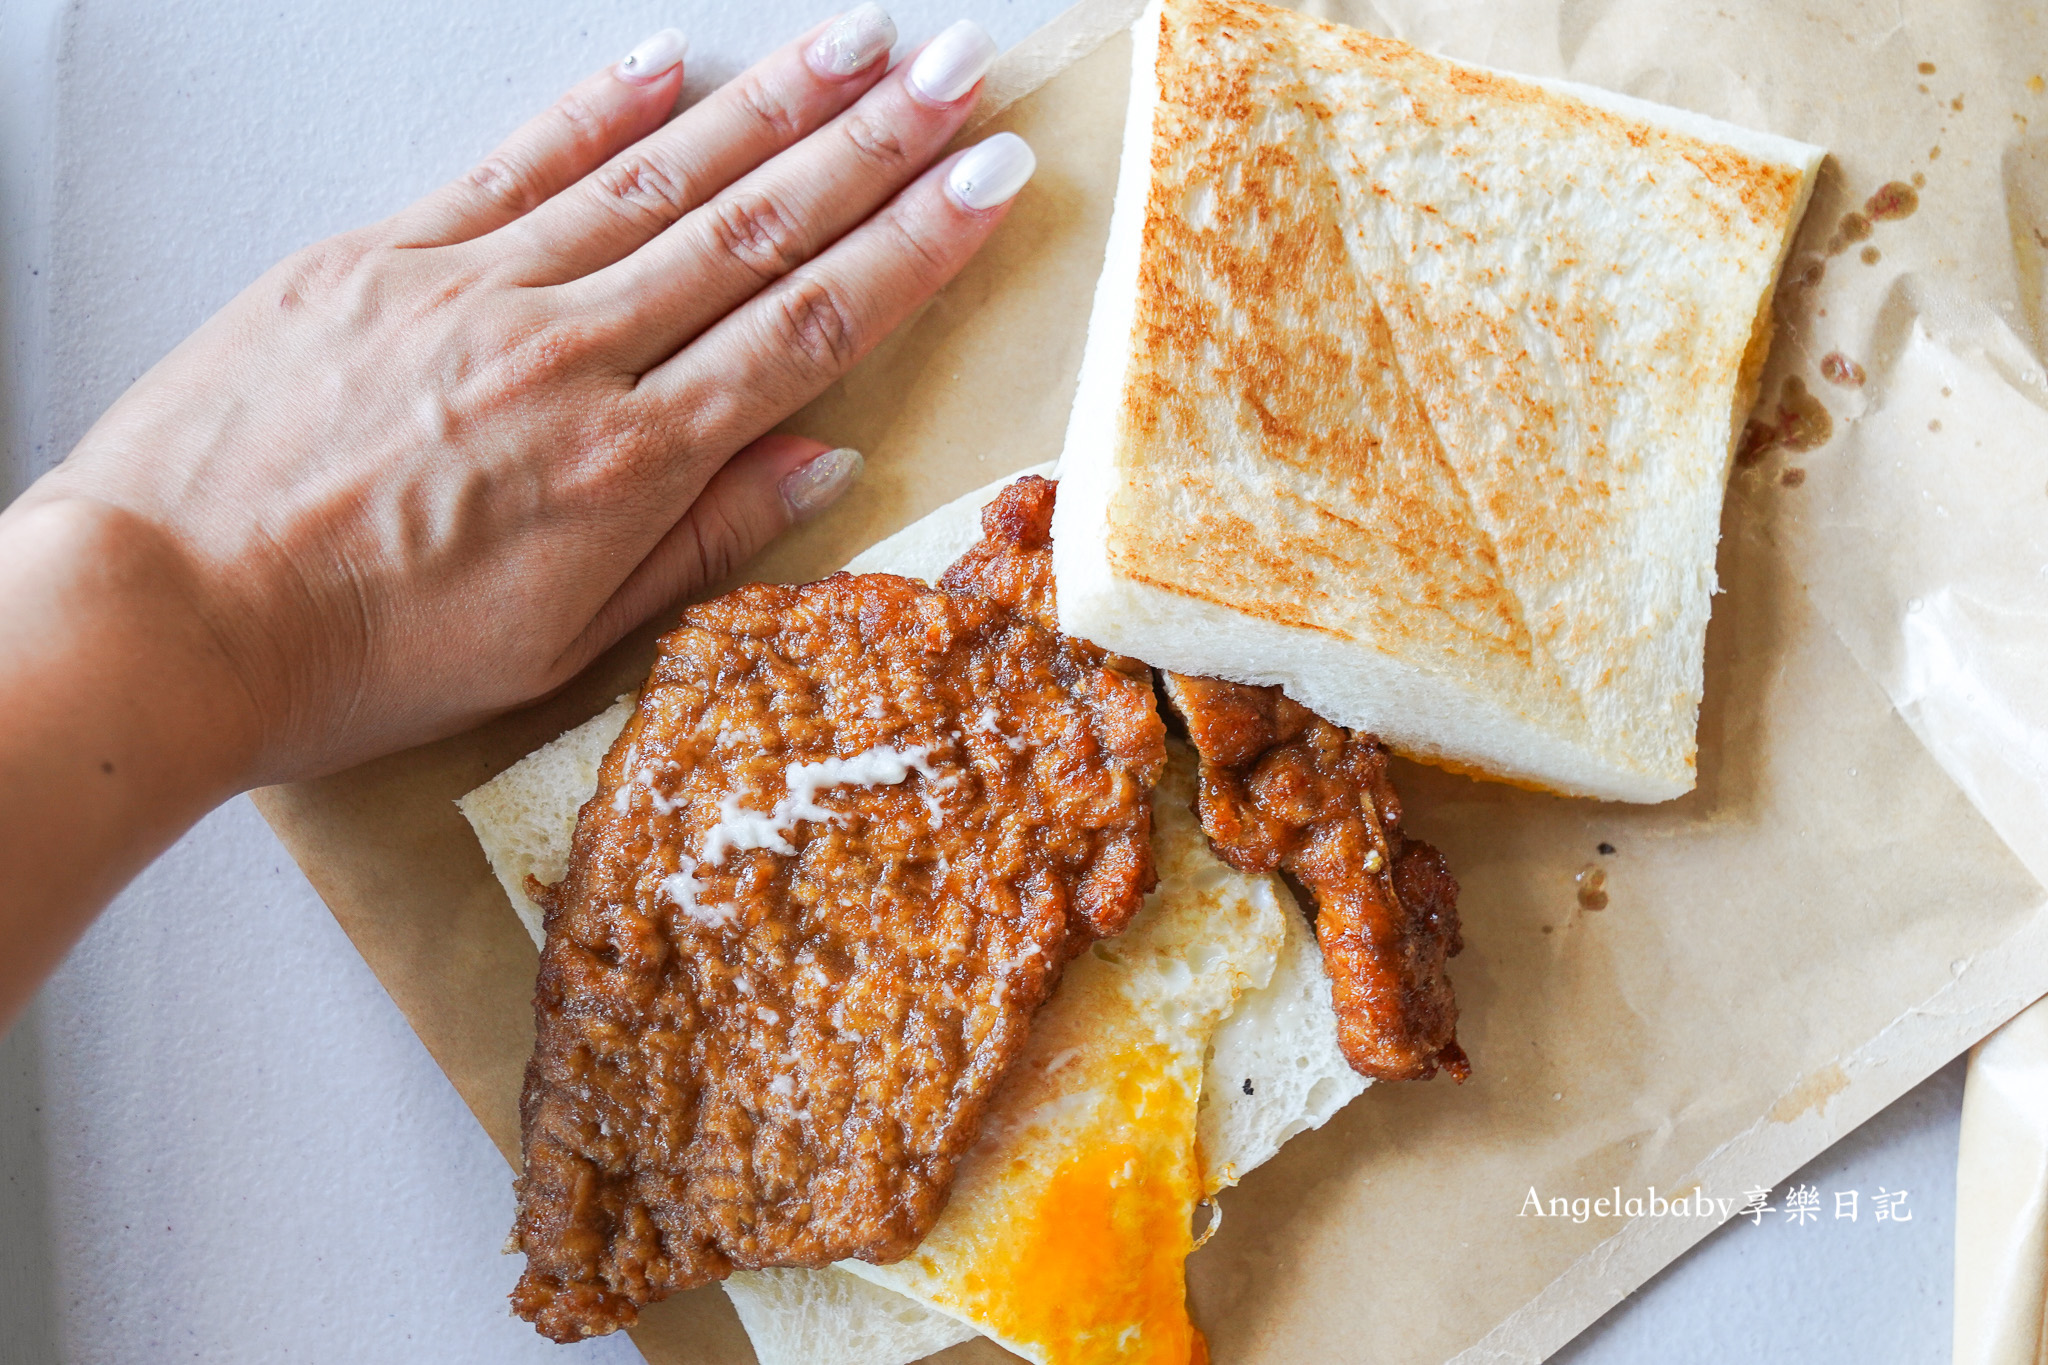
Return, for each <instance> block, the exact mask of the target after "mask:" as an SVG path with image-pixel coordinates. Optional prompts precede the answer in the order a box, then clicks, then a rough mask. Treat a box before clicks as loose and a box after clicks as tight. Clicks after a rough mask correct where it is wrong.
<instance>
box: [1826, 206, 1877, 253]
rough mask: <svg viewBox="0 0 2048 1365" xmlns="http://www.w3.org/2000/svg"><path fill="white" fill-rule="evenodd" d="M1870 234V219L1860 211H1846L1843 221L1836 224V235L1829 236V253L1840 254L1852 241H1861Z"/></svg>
mask: <svg viewBox="0 0 2048 1365" xmlns="http://www.w3.org/2000/svg"><path fill="white" fill-rule="evenodd" d="M1869 235H1870V220H1869V219H1868V218H1865V217H1864V216H1863V215H1862V214H1860V213H1845V214H1843V215H1842V221H1841V222H1839V223H1837V224H1835V235H1834V236H1832V237H1830V238H1828V255H1830V256H1839V255H1841V254H1842V253H1843V252H1844V251H1847V250H1848V249H1849V244H1850V243H1851V242H1860V241H1862V240H1863V239H1864V238H1866V237H1868V236H1869Z"/></svg>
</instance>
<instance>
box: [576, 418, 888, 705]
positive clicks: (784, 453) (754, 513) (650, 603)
mask: <svg viewBox="0 0 2048 1365" xmlns="http://www.w3.org/2000/svg"><path fill="white" fill-rule="evenodd" d="M863 465H864V462H863V461H862V459H861V456H860V452H859V451H857V450H850V449H847V448H846V447H843V446H842V447H840V448H839V449H836V450H833V449H827V448H826V446H825V443H824V442H823V441H813V440H810V439H808V438H806V437H802V436H785V435H772V436H763V437H762V438H761V439H760V440H758V441H756V442H754V443H753V444H752V445H750V446H748V447H746V448H745V449H744V450H742V451H740V452H739V453H738V454H737V455H735V456H733V457H732V458H731V459H730V460H728V461H726V462H725V466H724V467H723V468H722V469H720V470H719V471H718V472H717V473H716V474H714V475H712V476H711V481H710V482H709V483H707V484H705V485H704V491H703V492H701V493H699V494H698V495H697V499H696V501H695V502H693V503H692V504H691V505H690V510H689V511H687V512H685V513H684V514H683V517H682V520H680V521H678V522H677V523H676V524H675V525H674V526H673V527H671V528H670V529H669V531H668V534H667V535H665V536H663V537H662V538H661V540H660V541H659V542H658V543H657V544H656V545H655V547H654V548H653V549H652V550H650V551H649V552H648V554H647V557H646V558H645V559H643V560H641V561H640V563H639V565H638V567H636V568H635V569H634V570H633V572H632V573H631V574H630V575H628V576H627V578H626V581H625V582H624V583H622V584H620V585H619V590H618V591H617V592H615V593H613V594H612V596H611V600H610V601H608V602H606V603H605V604H604V606H603V608H601V609H600V610H599V612H598V614H597V616H596V617H595V618H594V619H593V620H592V621H591V623H590V625H589V627H588V628H587V629H586V630H585V631H584V632H583V635H582V636H581V637H580V638H579V639H578V640H577V643H576V646H575V648H574V650H573V651H572V652H574V653H577V654H578V655H580V656H581V658H584V659H588V658H595V657H596V656H597V655H598V654H599V653H601V652H602V651H604V650H605V649H607V648H609V647H610V646H611V644H612V643H613V642H614V641H615V640H617V639H618V638H619V637H620V636H622V635H624V634H625V633H626V632H627V631H629V630H631V629H632V628H633V627H635V626H637V625H639V624H640V623H641V622H642V621H645V620H646V619H647V618H649V617H650V616H652V615H654V614H655V613H656V612H658V611H660V610H662V609H663V608H664V607H668V606H670V605H672V604H674V603H675V602H678V601H680V600H681V599H682V598H684V597H686V596H688V595H690V594H692V593H695V592H700V591H702V590H703V589H705V588H708V587H710V586H711V585H713V584H714V583H717V582H719V581H721V580H723V579H725V578H728V577H730V576H731V574H732V573H733V571H734V570H735V569H737V568H739V567H740V565H742V564H744V563H746V562H747V560H749V559H751V558H753V556H754V552H755V551H757V550H759V549H760V548H761V547H762V546H764V545H766V544H767V543H768V542H769V541H771V540H773V539H774V538H775V537H776V536H777V535H780V534H781V533H782V532H783V531H785V530H787V529H788V528H789V527H791V526H793V525H795V524H796V523H798V522H802V521H808V520H810V519H811V518H812V517H814V516H817V515H818V514H819V513H820V512H822V511H824V510H825V509H826V508H827V507H830V506H831V505H832V504H833V503H834V502H836V501H838V499H839V497H840V495H841V494H843V493H844V492H846V490H847V489H849V488H851V487H852V486H853V484H854V482H855V481H856V480H858V479H859V478H860V475H861V470H862V468H863ZM578 666H579V667H580V666H581V665H580V662H579V664H578Z"/></svg>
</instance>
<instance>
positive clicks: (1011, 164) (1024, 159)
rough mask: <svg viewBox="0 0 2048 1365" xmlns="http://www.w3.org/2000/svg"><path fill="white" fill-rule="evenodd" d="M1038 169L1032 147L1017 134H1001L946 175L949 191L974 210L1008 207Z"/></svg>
mask: <svg viewBox="0 0 2048 1365" xmlns="http://www.w3.org/2000/svg"><path fill="white" fill-rule="evenodd" d="M1037 169H1038V158H1037V157H1036V156H1034V155H1032V153H1031V144H1030V143H1028V142H1026V141H1025V140H1024V139H1023V138H1021V137H1018V136H1017V135H1016V134H1015V133H997V134H996V135H995V136H994V137H992V138H989V139H988V140H987V141H985V142H977V143H975V144H974V145H973V146H972V147H969V148H968V149H967V150H966V151H965V152H962V153H961V154H960V159H959V160H958V161H956V162H954V163H953V169H951V170H949V171H947V172H946V188H947V189H948V190H950V191H951V192H952V195H953V197H954V198H955V199H957V200H959V201H960V203H961V204H962V205H963V206H964V207H966V208H970V209H992V208H994V207H995V206H996V205H998V204H1004V203H1008V202H1009V201H1010V200H1011V199H1013V198H1015V197H1016V194H1017V191H1018V190H1021V189H1023V188H1024V182H1025V181H1027V180H1029V179H1030V178H1031V173H1032V172H1033V171H1035V170H1037Z"/></svg>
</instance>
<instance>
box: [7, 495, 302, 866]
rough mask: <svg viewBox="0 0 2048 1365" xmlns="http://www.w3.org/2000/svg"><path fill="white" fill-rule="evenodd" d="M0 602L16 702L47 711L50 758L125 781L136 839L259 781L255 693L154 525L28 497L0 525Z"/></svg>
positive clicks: (115, 793)
mask: <svg viewBox="0 0 2048 1365" xmlns="http://www.w3.org/2000/svg"><path fill="white" fill-rule="evenodd" d="M0 600H4V601H6V602H8V603H9V608H10V609H9V615H10V616H11V617H12V618H13V621H14V628H13V630H12V632H11V635H12V638H11V639H8V640H5V641H0V687H5V688H6V689H7V694H8V698H7V699H8V701H9V702H10V704H12V705H15V706H17V707H19V706H26V707H29V708H31V709H32V710H34V711H37V712H40V716H39V719H40V720H41V722H42V726H43V728H44V733H45V734H46V735H48V736H49V737H50V741H51V744H52V746H53V747H54V746H56V745H58V744H65V743H68V744H70V745H72V746H74V748H75V756H74V757H75V759H76V761H78V762H85V761H88V760H89V761H90V763H91V764H92V766H93V767H94V768H96V769H97V770H98V771H99V775H100V776H101V777H113V778H120V777H122V776H123V775H124V770H125V774H126V777H127V778H128V779H129V780H124V781H120V782H116V783H108V784H103V786H104V787H105V788H106V789H107V790H106V795H108V796H111V797H113V798H114V803H115V804H116V805H118V806H121V807H128V808H131V809H129V810H128V811H127V814H128V815H129V816H131V817H133V818H136V819H137V820H138V822H139V825H140V826H141V827H147V826H148V825H150V824H152V823H155V822H156V819H153V818H152V817H156V818H157V819H167V820H169V821H171V822H173V823H178V822H180V821H189V820H190V819H193V818H196V817H197V815H198V814H199V813H203V812H204V811H205V810H207V809H209V808H211V807H212V806H213V805H215V804H218V803H219V802H220V801H222V800H224V799H226V798H227V797H228V796H231V795H233V794H234V793H235V792H237V791H239V790H241V789H242V788H243V787H245V786H246V785H248V784H249V782H250V781H251V780H252V778H253V776H254V774H255V773H256V771H257V766H256V765H257V763H258V758H259V753H260V749H261V744H262V738H263V728H262V725H261V719H260V713H259V710H258V708H257V706H256V705H255V702H254V700H253V694H252V693H251V691H250V689H249V688H248V686H247V685H246V681H245V679H244V678H243V677H242V676H241V674H240V672H239V671H238V669H237V667H236V664H235V661H234V660H233V659H232V657H231V656H230V654H229V653H228V650H227V649H226V647H225V642H224V641H223V640H222V638H221V637H220V635H219V633H218V631H217V629H216V628H215V626H214V625H213V624H212V623H211V621H210V620H209V618H208V615H207V613H206V612H205V611H204V610H203V607H202V603H203V594H202V592H201V590H200V575H199V574H198V572H197V571H196V569H195V568H194V566H193V565H192V564H191V562H190V560H189V559H188V557H187V556H186V555H185V554H184V553H183V552H182V551H181V550H180V548H179V547H178V546H177V545H176V544H175V543H174V542H173V541H172V540H171V538H170V537H168V536H167V535H165V534H164V533H163V532H162V531H161V529H160V528H158V527H157V526H156V525H155V524H154V523H152V522H150V521H149V520H148V519H147V518H145V517H142V516H140V515H137V514H136V513H134V512H131V511H128V510H126V509H124V508H121V507H119V506H116V505H113V504H111V503H108V502H104V501H101V500H99V499H95V498H90V497H79V496H70V495H65V494H62V493H58V494H44V495H40V496H39V495H38V494H37V493H31V494H30V495H29V496H28V497H25V498H23V499H22V500H21V501H20V502H19V503H17V504H16V505H15V506H13V507H11V508H8V509H6V511H5V512H4V513H0ZM17 714H20V713H19V712H18V711H17ZM180 827H182V826H181V825H180Z"/></svg>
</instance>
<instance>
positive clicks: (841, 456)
mask: <svg viewBox="0 0 2048 1365" xmlns="http://www.w3.org/2000/svg"><path fill="white" fill-rule="evenodd" d="M866 464H867V461H866V460H863V459H862V458H861V457H860V452H859V451H858V450H854V449H852V448H851V447H849V446H841V447H839V449H837V450H828V451H826V452H825V453H824V454H823V455H818V456H814V457H812V459H811V462H810V463H809V464H806V465H803V466H802V467H800V468H797V469H792V470H791V471H790V472H789V473H787V474H784V475H783V476H782V501H783V504H784V505H785V506H787V507H788V508H789V515H790V516H791V518H793V519H794V520H797V521H809V520H810V519H811V518H812V517H815V516H816V515H818V513H820V512H822V511H824V510H825V509H826V508H827V507H830V506H831V505H832V504H833V503H835V502H837V501H839V495H840V494H842V493H844V492H845V491H846V490H847V489H849V488H851V487H853V483H854V480H856V479H858V478H859V477H860V471H861V469H862V468H863V467H864V466H866Z"/></svg>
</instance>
